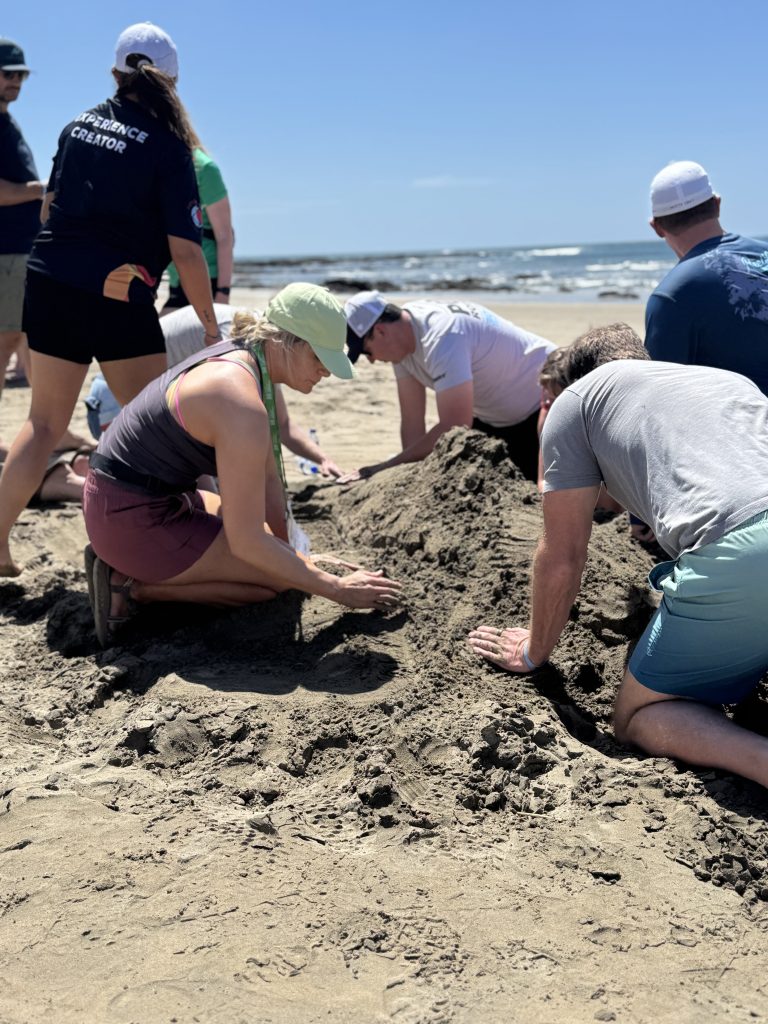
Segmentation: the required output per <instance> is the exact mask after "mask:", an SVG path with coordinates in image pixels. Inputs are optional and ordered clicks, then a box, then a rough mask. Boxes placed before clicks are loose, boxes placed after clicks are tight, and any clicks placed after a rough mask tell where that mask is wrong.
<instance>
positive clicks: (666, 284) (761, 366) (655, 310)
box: [645, 234, 768, 395]
mask: <svg viewBox="0 0 768 1024" xmlns="http://www.w3.org/2000/svg"><path fill="white" fill-rule="evenodd" d="M645 347H646V348H647V349H648V351H649V352H650V354H651V358H652V359H660V360H663V361H666V362H669V363H694V364H697V365H699V366H714V367H716V368H718V369H721V370H731V371H733V372H734V373H741V374H743V375H744V376H745V377H749V379H750V380H752V381H754V382H755V384H757V386H758V387H759V388H760V390H761V391H762V392H763V394H766V395H768V242H761V241H759V240H758V239H755V238H743V237H742V236H740V235H732V234H727V235H722V236H720V237H716V238H709V239H707V240H706V241H705V242H701V243H700V244H699V245H697V246H694V248H693V249H691V251H690V252H689V253H687V254H686V255H685V256H684V257H683V258H682V260H680V262H679V263H678V264H677V266H676V267H673V268H672V270H670V271H669V273H668V274H667V275H666V277H665V278H664V279H663V280H662V282H661V284H660V285H659V286H658V288H657V289H656V291H655V292H654V293H653V295H651V297H650V299H649V300H648V305H647V307H646V311H645Z"/></svg>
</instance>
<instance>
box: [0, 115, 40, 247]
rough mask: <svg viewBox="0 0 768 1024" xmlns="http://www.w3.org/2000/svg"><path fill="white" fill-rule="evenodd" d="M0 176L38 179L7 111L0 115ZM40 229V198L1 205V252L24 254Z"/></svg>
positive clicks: (20, 179)
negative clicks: (10, 204) (28, 201)
mask: <svg viewBox="0 0 768 1024" xmlns="http://www.w3.org/2000/svg"><path fill="white" fill-rule="evenodd" d="M0 178H4V179H5V180H6V181H14V182H19V183H21V182H26V181H39V180H40V179H39V177H38V174H37V168H36V167H35V161H34V158H33V157H32V150H31V149H30V148H29V146H28V145H27V144H26V142H25V141H24V136H23V135H22V134H21V129H20V128H19V126H18V124H16V122H15V121H14V119H13V118H12V117H11V115H10V114H7V113H6V114H0ZM39 230H40V200H39V199H35V200H33V201H32V202H31V203H16V204H15V205H14V206H0V253H3V254H7V253H27V252H29V250H30V249H31V248H32V243H33V242H34V240H35V235H36V234H37V232H38V231H39Z"/></svg>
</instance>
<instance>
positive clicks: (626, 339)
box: [563, 323, 651, 384]
mask: <svg viewBox="0 0 768 1024" xmlns="http://www.w3.org/2000/svg"><path fill="white" fill-rule="evenodd" d="M565 353H566V355H565V365H564V367H563V375H564V377H565V379H566V380H567V381H568V384H572V383H573V382H574V381H575V380H579V378H580V377H584V376H586V374H588V373H591V372H592V370H596V369H597V367H598V366H603V365H604V364H605V363H612V362H613V361H614V360H616V359H650V358H651V357H650V356H649V355H648V352H647V350H646V348H645V347H644V345H643V343H642V341H640V338H639V337H638V335H637V334H635V332H634V331H633V330H632V328H631V327H630V326H629V324H624V323H615V324H606V325H605V326H604V327H593V328H591V330H589V331H587V332H586V333H585V334H582V335H580V337H578V338H577V339H576V341H574V343H573V344H572V345H570V346H569V347H568V348H567V349H566V350H565Z"/></svg>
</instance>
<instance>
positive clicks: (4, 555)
mask: <svg viewBox="0 0 768 1024" xmlns="http://www.w3.org/2000/svg"><path fill="white" fill-rule="evenodd" d="M20 575H21V566H20V565H17V564H16V563H15V562H14V560H13V559H12V558H11V550H10V548H9V547H8V545H7V544H6V545H5V547H0V576H4V577H6V578H7V577H10V576H20Z"/></svg>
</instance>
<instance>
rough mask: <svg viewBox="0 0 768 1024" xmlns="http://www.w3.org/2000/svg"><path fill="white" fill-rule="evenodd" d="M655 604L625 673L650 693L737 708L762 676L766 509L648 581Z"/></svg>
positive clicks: (766, 624)
mask: <svg viewBox="0 0 768 1024" xmlns="http://www.w3.org/2000/svg"><path fill="white" fill-rule="evenodd" d="M648 579H649V581H650V583H651V586H652V587H653V588H654V589H655V590H659V591H661V592H662V593H663V595H664V597H663V598H662V602H661V606H660V607H659V609H658V610H657V611H656V614H655V615H654V616H653V618H652V619H651V621H650V622H649V624H648V628H647V629H646V630H645V632H644V633H643V635H642V636H641V637H640V640H639V641H638V644H637V647H636V648H635V650H634V652H633V654H632V657H631V658H630V661H629V671H630V672H631V673H632V675H633V676H634V677H635V679H637V680H638V682H640V683H642V685H643V686H647V687H648V689H650V690H655V691H656V692H657V693H669V694H675V695H676V696H679V697H687V698H689V699H690V700H697V701H701V702H703V703H705V704H737V703H738V702H739V701H740V700H743V698H744V697H746V696H747V694H748V693H749V692H750V691H751V690H753V689H754V688H755V686H757V684H758V682H759V681H760V679H761V677H762V676H763V675H764V674H765V672H766V671H768V511H765V512H760V513H759V514H758V515H756V516H753V517H752V518H751V519H748V520H747V521H746V522H745V523H742V524H741V526H737V527H736V529H735V530H730V531H729V532H728V533H726V534H725V535H724V536H722V537H721V538H720V539H719V540H716V541H714V542H713V543H712V544H707V545H705V546H704V547H702V548H697V549H696V550H694V551H686V552H685V553H684V554H682V555H681V556H680V557H679V558H678V559H677V561H675V562H662V563H661V564H660V565H657V566H655V567H654V569H653V571H652V572H651V574H650V576H649V577H648Z"/></svg>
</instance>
